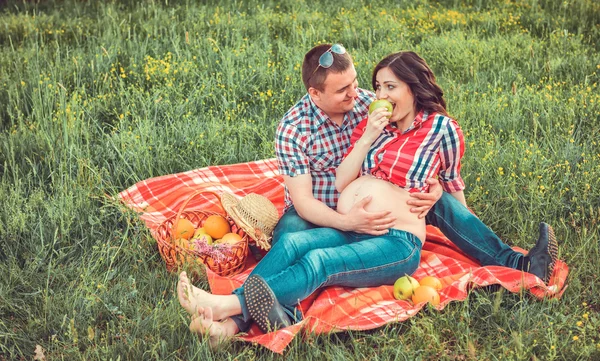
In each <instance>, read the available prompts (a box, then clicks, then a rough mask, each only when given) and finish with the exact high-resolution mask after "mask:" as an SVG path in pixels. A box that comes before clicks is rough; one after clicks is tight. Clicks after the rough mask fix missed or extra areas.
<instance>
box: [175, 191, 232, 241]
mask: <svg viewBox="0 0 600 361" xmlns="http://www.w3.org/2000/svg"><path fill="white" fill-rule="evenodd" d="M203 193H210V194H212V195H214V196H215V197H216V198H217V199H218V200H219V206H220V207H221V209H222V210H223V212H225V208H223V204H222V203H221V196H220V195H219V194H218V193H215V192H213V191H207V190H205V189H199V190H197V191H195V192H194V193H192V194H190V195H189V197H188V198H187V199H186V200H185V201H184V202H183V204H182V205H181V207H179V211H178V212H177V215H176V216H175V222H173V225H172V226H171V240H174V237H175V231H176V229H177V224H178V223H179V220H180V219H181V218H180V217H181V213H183V210H184V209H185V207H186V206H187V205H188V203H189V202H190V201H191V200H192V199H193V198H195V197H196V196H198V195H200V194H203ZM225 213H227V212H225Z"/></svg>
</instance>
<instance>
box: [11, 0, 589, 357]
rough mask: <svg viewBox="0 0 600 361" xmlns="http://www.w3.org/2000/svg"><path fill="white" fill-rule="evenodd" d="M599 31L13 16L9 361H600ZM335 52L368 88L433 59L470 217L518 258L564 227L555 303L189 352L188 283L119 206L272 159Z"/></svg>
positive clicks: (537, 12) (303, 10)
mask: <svg viewBox="0 0 600 361" xmlns="http://www.w3.org/2000/svg"><path fill="white" fill-rule="evenodd" d="M599 24H600V4H599V3H598V2H597V1H595V0H570V1H564V2H562V1H558V0H520V1H519V0H513V1H510V0H502V1H500V0H499V1H485V0H441V1H428V0H412V1H407V0H399V1H391V0H388V1H380V0H374V1H364V0H363V1H359V0H355V1H339V2H338V1H322V2H321V3H313V2H311V1H304V0H283V1H282V2H276V1H266V2H263V1H250V2H245V1H233V0H229V1H216V0H211V1H205V2H203V4H199V3H197V2H195V1H191V0H188V1H183V0H182V1H172V0H162V1H158V0H154V1H151V0H146V1H140V2H139V3H138V2H136V1H130V2H115V1H109V2H108V3H106V4H105V3H104V2H102V1H87V2H83V1H75V0H71V1H41V2H39V3H38V2H37V1H36V2H34V1H12V2H11V1H9V2H8V3H6V2H2V5H0V46H1V51H0V104H1V105H0V119H1V122H0V139H1V141H0V178H1V181H0V205H1V206H0V275H1V277H0V360H31V359H32V358H33V355H34V350H35V348H36V345H40V346H42V347H43V349H44V354H45V357H46V359H47V360H126V359H127V360H209V359H215V360H226V359H227V360H255V359H256V360H272V359H284V358H285V359H288V358H290V359H297V360H330V359H334V360H346V359H359V360H600V313H599V312H600V302H599V301H598V300H597V296H598V294H599V292H600V281H599V280H598V277H599V276H598V275H599V274H600V251H599V246H598V242H599V238H600V146H599V144H598V142H599V141H600V138H599V136H598V134H599V132H600V91H599V86H598V82H599V80H600V25H599ZM323 42H340V43H342V44H344V46H345V47H346V48H347V49H348V51H349V52H350V53H351V54H352V55H353V56H354V60H355V64H356V69H357V71H358V73H359V83H360V85H361V86H362V87H364V88H367V89H369V88H370V81H369V79H370V76H371V70H372V69H373V67H374V65H375V64H376V63H377V61H379V60H380V59H381V58H382V57H383V56H385V55H387V54H389V53H391V52H394V51H399V50H414V51H417V52H418V53H419V54H421V55H422V56H423V57H424V58H425V59H426V60H427V61H428V63H429V64H430V66H431V67H432V68H433V70H434V72H435V73H436V75H437V77H438V80H439V83H440V84H441V86H442V88H443V89H444V90H445V92H446V99H447V102H448V104H449V111H450V113H451V114H452V115H453V116H454V117H456V119H458V121H459V122H460V124H461V127H462V129H463V130H464V132H465V137H466V142H467V151H466V154H465V158H464V163H463V168H462V174H463V177H464V179H465V181H466V183H467V190H466V196H467V202H468V204H469V205H470V207H471V208H472V209H473V210H474V211H475V212H476V213H477V214H478V215H479V216H480V218H482V219H483V220H484V222H485V223H486V224H488V225H489V226H491V227H492V228H493V229H494V230H496V231H497V233H498V234H499V235H500V236H501V237H502V238H503V239H505V240H507V242H509V243H511V244H514V245H518V246H520V247H523V248H525V249H528V248H530V247H531V246H532V245H533V243H534V238H535V237H536V236H537V235H536V232H537V224H538V222H539V221H540V220H545V221H547V222H549V223H550V224H552V225H553V226H554V228H555V231H556V234H557V236H558V238H559V240H560V249H561V254H560V257H561V258H562V259H564V260H565V261H566V262H567V264H569V266H570V267H571V273H570V275H569V279H568V288H567V290H566V292H565V293H564V296H563V298H562V299H561V300H544V301H538V300H534V299H532V298H531V297H529V296H527V295H526V294H510V293H506V292H499V293H490V292H484V291H481V290H477V291H473V292H472V293H471V294H470V296H469V298H468V300H466V301H464V302H454V303H451V304H449V305H448V306H447V307H446V308H445V309H444V310H443V311H441V312H438V311H435V310H425V311H423V312H420V313H419V314H418V315H416V316H415V317H413V318H411V319H409V320H408V321H406V322H403V323H397V324H391V325H388V326H387V327H384V328H381V329H377V330H372V331H367V332H342V333H336V334H330V335H318V336H317V335H311V334H307V335H305V336H302V337H297V338H296V339H295V340H294V341H293V343H292V344H291V345H290V347H289V348H288V349H287V350H286V353H285V354H284V356H280V355H276V354H272V353H271V352H270V351H268V350H266V349H263V348H261V347H259V346H253V345H251V344H246V343H240V342H235V343H230V344H228V345H226V346H225V347H224V348H223V349H221V350H218V351H214V352H213V351H211V350H210V349H209V348H208V346H207V344H206V343H203V342H202V341H201V340H198V338H197V337H195V336H193V335H191V334H190V333H189V331H188V329H187V324H188V319H187V316H186V315H185V312H184V311H183V310H182V309H180V307H179V304H178V302H177V298H176V295H175V294H174V291H175V282H176V275H173V274H169V273H168V272H166V270H165V267H164V264H163V261H162V260H161V258H160V256H159V254H158V252H157V250H156V243H155V241H154V240H153V239H152V238H151V236H150V233H149V231H148V230H147V229H146V228H145V226H144V225H143V224H142V222H141V221H139V220H138V218H137V217H136V215H135V214H133V213H131V212H127V211H125V210H124V209H123V207H122V206H120V205H119V204H117V203H113V202H110V201H108V200H107V197H105V195H106V194H108V195H115V194H117V193H118V192H119V191H121V190H123V189H125V188H127V187H129V186H131V185H133V184H134V183H135V182H137V181H140V180H143V179H146V178H149V177H154V176H158V175H164V174H170V173H175V172H180V171H185V170H189V169H194V168H199V167H204V166H208V165H214V164H229V163H238V162H245V161H251V160H256V159H264V158H270V157H273V156H274V148H273V147H274V146H273V139H274V132H275V127H276V124H277V122H278V121H279V119H280V118H281V116H282V115H283V114H284V113H285V111H286V110H287V109H288V108H289V107H290V106H291V105H293V103H294V102H295V101H296V100H297V99H298V98H300V97H301V96H302V95H303V94H304V92H305V91H304V88H303V86H302V82H301V80H300V65H301V62H302V58H303V55H304V53H305V52H306V51H307V50H308V49H310V48H311V47H312V46H314V45H316V44H318V43H323ZM204 286H205V287H206V284H204Z"/></svg>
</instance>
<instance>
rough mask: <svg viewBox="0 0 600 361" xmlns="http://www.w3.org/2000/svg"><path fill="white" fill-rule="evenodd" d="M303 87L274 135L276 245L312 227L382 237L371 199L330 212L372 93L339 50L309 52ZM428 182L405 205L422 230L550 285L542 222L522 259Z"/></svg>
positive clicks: (551, 259)
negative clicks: (435, 231) (278, 185)
mask: <svg viewBox="0 0 600 361" xmlns="http://www.w3.org/2000/svg"><path fill="white" fill-rule="evenodd" d="M302 81H303V82H304V86H305V87H306V90H307V94H306V95H305V96H304V97H302V99H300V101H299V102H298V103H296V104H295V105H294V106H293V107H292V108H291V109H290V110H289V111H288V112H287V113H286V114H285V116H284V117H283V119H282V120H281V122H280V123H279V126H278V128H277V132H276V155H277V158H278V161H279V170H280V172H281V174H282V175H283V178H284V181H285V203H286V206H285V213H284V215H283V216H282V218H281V220H280V221H279V223H278V225H277V227H276V229H275V232H274V235H273V242H277V241H278V240H279V238H280V237H281V235H282V234H284V233H288V232H299V231H302V230H307V229H311V228H316V227H331V228H336V229H340V230H344V231H355V232H358V233H367V234H373V235H377V234H383V233H385V232H386V229H385V228H386V227H385V225H388V228H389V225H391V224H393V221H394V219H393V218H391V217H390V216H389V212H378V213H369V212H367V211H366V210H365V205H366V204H367V203H368V202H369V201H370V199H369V198H368V197H367V198H365V199H363V200H362V201H360V202H358V203H356V204H355V205H354V207H353V208H352V210H351V211H350V212H349V213H347V214H340V213H338V212H336V211H335V208H336V204H337V198H338V196H339V194H338V192H337V190H336V188H335V170H336V167H337V166H338V165H339V164H340V162H341V161H342V159H343V156H344V154H345V153H346V151H347V149H348V147H349V146H350V135H351V134H352V131H353V130H354V128H355V127H356V125H357V124H358V123H359V122H360V121H361V120H362V119H364V118H365V117H366V116H367V115H368V106H369V104H370V103H371V102H372V101H373V100H374V99H375V96H374V94H373V93H372V92H370V91H367V90H364V89H361V88H359V87H358V82H357V76H356V70H355V69H354V65H353V63H352V58H351V56H350V55H349V54H348V53H347V52H346V51H345V49H344V48H343V47H342V46H341V45H339V44H334V45H331V44H323V45H318V46H315V47H314V48H312V49H311V50H310V51H309V52H308V53H306V55H305V57H304V62H303V64H302ZM428 183H429V184H430V185H431V187H430V190H429V193H411V197H413V198H414V199H412V200H410V201H408V203H409V204H411V205H413V206H415V207H414V208H412V209H411V211H412V212H417V213H420V214H419V216H420V217H426V221H427V223H429V224H432V225H434V226H436V227H438V228H439V229H440V230H441V231H442V232H443V233H444V235H445V236H446V237H448V238H449V239H450V240H451V241H452V242H453V243H454V244H456V245H457V246H458V247H459V248H460V249H461V250H462V251H463V252H465V253H466V254H468V255H469V256H471V257H473V258H475V259H476V260H477V261H479V262H480V263H481V264H482V265H483V266H488V265H495V266H505V267H510V268H513V269H519V270H524V271H527V272H530V273H533V274H535V275H536V276H538V277H539V278H541V279H542V280H544V281H545V282H547V281H548V279H549V277H550V275H551V273H552V270H553V268H554V263H555V261H556V252H557V249H556V247H557V246H556V240H555V239H554V233H553V231H552V228H551V227H550V226H548V225H547V224H545V223H540V234H539V238H538V240H537V242H536V244H535V246H534V247H533V248H532V249H531V250H530V252H529V254H528V255H527V256H523V255H522V254H521V253H519V252H515V251H514V250H513V249H512V248H511V247H509V246H508V245H506V244H505V243H504V242H502V240H501V239H500V238H499V237H498V236H497V235H496V234H495V233H494V232H492V230H490V229H489V228H488V227H487V226H486V225H485V224H484V223H483V222H481V220H479V218H477V217H476V216H475V215H473V214H472V213H471V212H470V211H469V210H468V209H467V208H466V207H464V206H463V205H462V204H461V203H460V202H459V201H458V200H456V199H455V198H454V197H452V196H451V195H449V194H448V193H446V192H442V189H441V185H440V184H439V182H438V181H437V180H434V179H430V180H428ZM436 201H437V202H436ZM377 225H379V226H377ZM381 225H383V227H382V226H381ZM301 237H302V236H301V234H299V235H298V238H299V239H301Z"/></svg>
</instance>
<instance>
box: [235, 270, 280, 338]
mask: <svg viewBox="0 0 600 361" xmlns="http://www.w3.org/2000/svg"><path fill="white" fill-rule="evenodd" d="M244 294H245V296H246V305H247V306H248V312H250V316H251V317H252V319H254V321H255V322H256V323H257V324H258V328H260V330H261V331H262V332H264V333H269V332H273V331H276V330H278V329H280V328H284V327H287V326H289V325H291V324H292V321H291V320H290V317H289V316H288V315H287V313H286V312H285V310H284V309H283V307H282V306H281V305H280V304H279V302H278V301H277V297H275V294H274V293H273V291H272V290H271V287H269V285H268V284H267V282H265V280H264V279H263V278H262V277H260V276H258V275H252V276H250V277H248V279H247V280H246V282H244Z"/></svg>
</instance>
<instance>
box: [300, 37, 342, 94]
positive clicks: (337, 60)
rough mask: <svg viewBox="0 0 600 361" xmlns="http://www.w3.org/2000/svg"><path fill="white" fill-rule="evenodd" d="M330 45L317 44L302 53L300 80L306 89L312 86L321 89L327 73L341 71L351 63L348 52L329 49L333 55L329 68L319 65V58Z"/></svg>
mask: <svg viewBox="0 0 600 361" xmlns="http://www.w3.org/2000/svg"><path fill="white" fill-rule="evenodd" d="M331 46H332V44H321V45H317V46H315V47H314V48H312V49H310V50H309V51H308V53H306V55H304V61H303V62H302V82H303V83H304V87H305V88H306V90H308V89H309V88H311V87H312V88H315V89H318V90H320V91H323V89H324V88H323V84H324V83H325V79H326V78H327V75H328V74H329V73H343V72H344V71H346V70H348V68H350V66H351V65H352V57H351V56H350V54H348V52H345V53H344V54H337V53H334V52H333V51H330V52H331V55H333V63H332V64H331V66H330V67H329V68H323V67H322V66H320V65H319V58H320V57H321V55H323V54H324V53H325V52H327V51H329V50H330V49H331Z"/></svg>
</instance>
